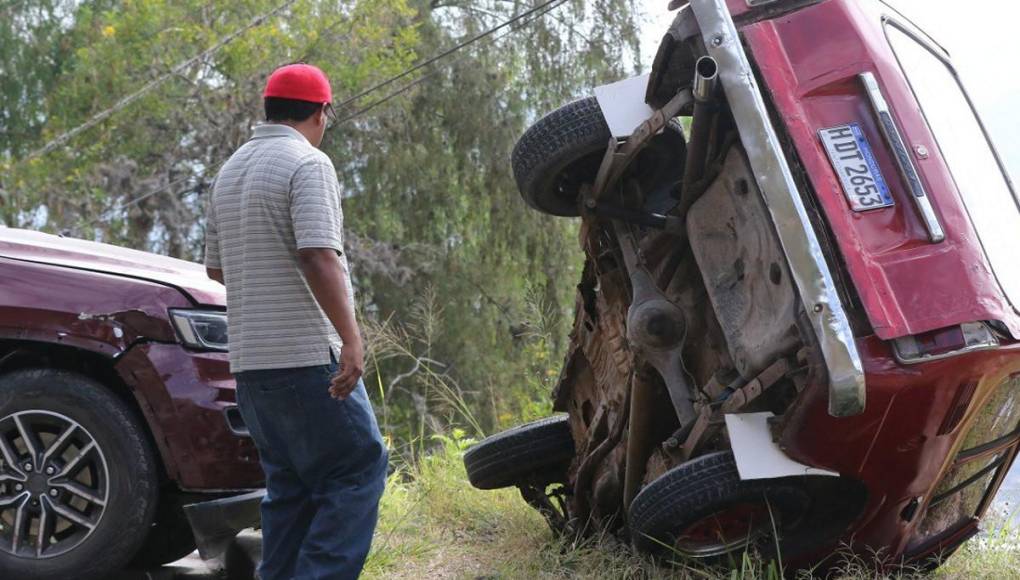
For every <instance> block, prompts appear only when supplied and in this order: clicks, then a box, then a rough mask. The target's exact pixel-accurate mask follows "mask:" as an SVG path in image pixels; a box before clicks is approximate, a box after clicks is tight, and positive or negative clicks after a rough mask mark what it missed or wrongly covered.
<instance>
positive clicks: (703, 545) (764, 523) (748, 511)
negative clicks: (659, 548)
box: [673, 503, 772, 558]
mask: <svg viewBox="0 0 1020 580" xmlns="http://www.w3.org/2000/svg"><path fill="white" fill-rule="evenodd" d="M771 526H772V524H771V521H770V519H769V513H768V508H767V507H766V506H765V505H764V504H752V503H740V504H736V505H734V506H730V507H728V508H725V509H722V510H719V511H717V512H715V513H713V514H710V515H708V516H706V517H704V518H702V519H700V520H698V521H696V522H694V523H693V524H691V525H690V526H688V527H687V528H686V529H684V530H683V531H682V532H681V533H680V534H679V535H678V536H677V538H676V540H675V541H674V544H673V549H674V550H675V551H676V552H677V553H679V554H682V555H683V556H686V557H688V558H712V557H715V556H722V555H724V554H728V553H730V552H733V551H735V550H742V549H746V548H748V547H749V546H751V545H753V544H754V543H755V542H756V541H758V540H759V539H760V538H762V537H763V536H765V535H767V534H768V533H769V531H770V530H771Z"/></svg>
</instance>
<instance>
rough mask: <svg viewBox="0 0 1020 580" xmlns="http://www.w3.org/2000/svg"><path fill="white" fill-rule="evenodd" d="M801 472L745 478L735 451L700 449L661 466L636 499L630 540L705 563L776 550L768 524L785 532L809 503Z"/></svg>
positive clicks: (648, 548)
mask: <svg viewBox="0 0 1020 580" xmlns="http://www.w3.org/2000/svg"><path fill="white" fill-rule="evenodd" d="M799 479H802V478H781V479H760V480H748V481H742V480H741V479H740V475H739V474H738V473H737V465H736V462H735V461H734V459H733V454H732V453H730V452H728V451H726V452H718V453H712V454H709V455H704V456H702V457H699V458H697V459H694V460H691V461H688V462H687V463H684V464H682V465H680V466H678V467H675V468H673V469H671V470H670V471H668V472H666V473H665V474H663V475H662V476H661V477H659V478H658V479H656V480H654V481H652V482H651V483H649V484H648V485H647V486H646V487H645V488H644V489H642V490H641V492H640V493H639V494H638V495H637V497H635V498H634V501H633V502H632V503H631V505H630V509H629V523H630V531H631V539H632V540H633V542H634V545H635V546H636V547H637V548H638V549H640V550H642V551H645V552H648V553H651V554H656V555H667V556H681V557H685V558H698V559H704V560H708V561H710V562H711V561H719V562H725V561H726V560H727V558H728V557H729V556H732V555H735V554H739V553H740V552H743V551H745V550H748V549H750V548H755V547H756V548H759V549H761V550H762V551H763V552H764V553H766V554H770V553H773V552H774V550H775V536H774V533H773V530H778V531H779V536H780V538H781V539H782V538H783V537H784V535H785V532H786V531H787V530H790V529H793V528H796V527H797V525H798V524H799V523H800V522H801V520H802V519H803V518H804V516H805V514H806V513H807V511H808V509H809V506H810V496H809V495H808V493H807V492H806V491H805V490H804V489H802V487H801V485H800V483H799V481H798V480H799ZM782 549H783V545H782V543H781V544H780V550H782Z"/></svg>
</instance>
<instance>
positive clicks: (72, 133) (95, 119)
mask: <svg viewBox="0 0 1020 580" xmlns="http://www.w3.org/2000/svg"><path fill="white" fill-rule="evenodd" d="M296 1H297V0H286V1H285V2H283V3H282V4H280V5H278V6H277V7H276V8H273V9H272V10H270V11H268V12H264V13H262V14H260V15H259V16H256V17H255V18H253V19H252V20H251V21H250V22H248V24H246V25H244V26H242V27H241V28H238V29H237V30H235V31H233V32H231V33H230V34H228V35H226V36H224V37H223V38H221V39H220V40H219V42H217V43H216V44H214V45H212V46H211V47H209V48H207V49H206V50H204V51H202V52H200V53H198V54H197V55H195V56H193V57H191V58H189V59H187V60H185V61H183V62H181V63H179V64H178V65H177V66H175V67H173V68H172V69H170V70H169V71H168V72H166V73H164V74H163V75H162V76H159V77H157V78H155V79H153V80H151V81H149V82H148V83H146V84H145V86H143V87H142V88H140V89H138V90H137V91H135V92H133V93H131V94H130V95H128V96H126V97H124V98H122V99H120V100H119V101H117V102H116V103H114V104H113V106H111V107H109V108H108V109H105V110H103V111H100V112H98V113H96V114H95V115H93V116H92V117H91V118H90V119H89V120H88V121H85V122H84V123H82V124H81V125H78V126H77V127H75V128H73V129H71V130H69V131H65V132H64V133H62V134H61V135H59V136H57V137H56V138H54V139H52V140H51V141H50V142H49V143H47V144H45V145H43V146H42V147H40V148H39V149H36V150H35V151H33V152H32V153H29V154H28V155H27V156H26V157H25V158H23V159H22V161H29V160H31V159H34V158H36V157H40V156H42V155H46V154H47V153H49V152H50V151H53V150H54V149H56V148H57V147H60V146H61V145H63V144H65V143H67V142H68V141H69V140H71V139H73V138H74V137H76V136H77V135H79V134H81V133H82V132H84V131H88V130H89V129H91V128H92V127H95V126H96V125H98V124H99V123H102V122H103V121H105V120H106V119H109V118H110V117H111V116H112V115H113V114H114V113H116V112H117V111H120V110H121V109H123V108H125V107H127V106H128V105H130V104H131V103H133V102H135V101H137V100H138V99H140V98H141V97H142V96H143V95H145V94H146V93H148V92H149V91H151V90H152V89H154V88H156V87H157V86H159V85H161V84H163V83H164V82H165V81H166V80H167V79H169V78H170V77H173V76H175V75H178V74H180V73H181V72H182V71H183V70H184V69H186V68H188V67H189V66H191V65H193V64H195V63H196V62H198V61H200V60H202V59H205V58H208V57H209V56H211V55H213V54H215V53H216V52H217V51H219V50H220V49H221V48H223V47H224V46H226V45H228V44H230V43H231V42H233V41H234V40H235V39H237V37H239V36H241V35H242V34H244V33H245V32H247V31H249V30H251V29H252V28H255V27H257V26H259V25H261V24H262V23H264V22H265V21H266V20H267V19H268V18H270V17H272V16H275V15H276V14H277V13H279V12H280V11H282V10H284V9H286V8H288V7H289V6H290V5H292V4H294V2H296Z"/></svg>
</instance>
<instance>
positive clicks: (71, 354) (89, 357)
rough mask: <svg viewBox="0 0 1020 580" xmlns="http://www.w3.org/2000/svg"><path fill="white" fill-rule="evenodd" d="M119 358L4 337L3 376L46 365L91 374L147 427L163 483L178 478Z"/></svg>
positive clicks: (0, 366)
mask: <svg viewBox="0 0 1020 580" xmlns="http://www.w3.org/2000/svg"><path fill="white" fill-rule="evenodd" d="M115 362H116V361H115V359H113V358H111V357H108V356H104V355H103V354H100V353H99V352H96V351H93V350H89V349H86V348H80V347H77V346H70V345H66V344H57V343H52V342H45V341H34V340H13V339H0V376H2V375H6V374H8V373H12V372H14V371H19V370H26V369H37V368H46V369H54V370H62V371H67V372H72V373H76V374H80V375H82V376H85V377H88V378H90V379H92V380H94V381H96V382H97V383H99V384H100V385H102V386H103V388H105V389H106V390H107V391H109V392H110V393H111V394H113V395H114V396H115V397H117V398H118V399H119V400H120V401H121V402H123V403H124V404H125V405H127V407H128V408H129V409H130V410H131V413H133V414H134V415H135V418H136V419H138V421H139V423H140V424H141V425H142V426H143V427H144V431H145V436H146V439H147V440H148V443H149V445H151V446H152V448H153V449H154V450H156V452H157V455H158V457H159V461H157V462H156V464H157V468H158V471H159V478H160V484H161V487H163V486H164V485H166V484H169V483H170V482H173V481H176V477H174V476H173V474H174V473H176V469H175V466H174V465H173V464H172V459H171V458H172V455H170V454H169V452H168V450H167V449H165V443H163V441H162V439H161V438H160V437H158V436H157V433H156V432H155V429H158V427H157V426H156V425H155V423H154V421H153V420H152V417H151V416H150V415H149V413H147V412H146V410H145V409H143V407H142V405H141V404H140V403H139V401H138V398H137V397H136V395H135V392H134V390H133V389H132V388H131V387H130V386H128V384H127V383H125V382H124V379H123V378H121V376H120V374H119V373H118V372H117V370H116V368H115Z"/></svg>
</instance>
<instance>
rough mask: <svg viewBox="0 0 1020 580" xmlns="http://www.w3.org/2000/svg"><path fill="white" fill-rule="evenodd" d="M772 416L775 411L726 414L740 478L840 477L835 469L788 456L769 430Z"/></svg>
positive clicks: (727, 427) (727, 428) (727, 426)
mask: <svg viewBox="0 0 1020 580" xmlns="http://www.w3.org/2000/svg"><path fill="white" fill-rule="evenodd" d="M772 416H773V415H772V413H771V412H765V413H740V414H736V413H734V414H730V415H725V419H726V430H727V431H729V434H730V446H731V447H732V448H733V457H734V458H735V459H736V460H737V472H739V473H740V479H745V480H746V479H771V478H774V477H789V476H791V475H829V476H834V477H838V476H839V474H838V473H836V472H835V471H829V470H827V469H818V468H817V467H811V466H810V465H804V464H803V463H798V462H796V461H794V460H792V459H790V458H789V457H787V456H786V454H785V453H783V451H782V450H781V449H780V448H779V445H777V444H776V442H775V441H773V440H772V433H771V432H769V426H768V419H769V417H772Z"/></svg>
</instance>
